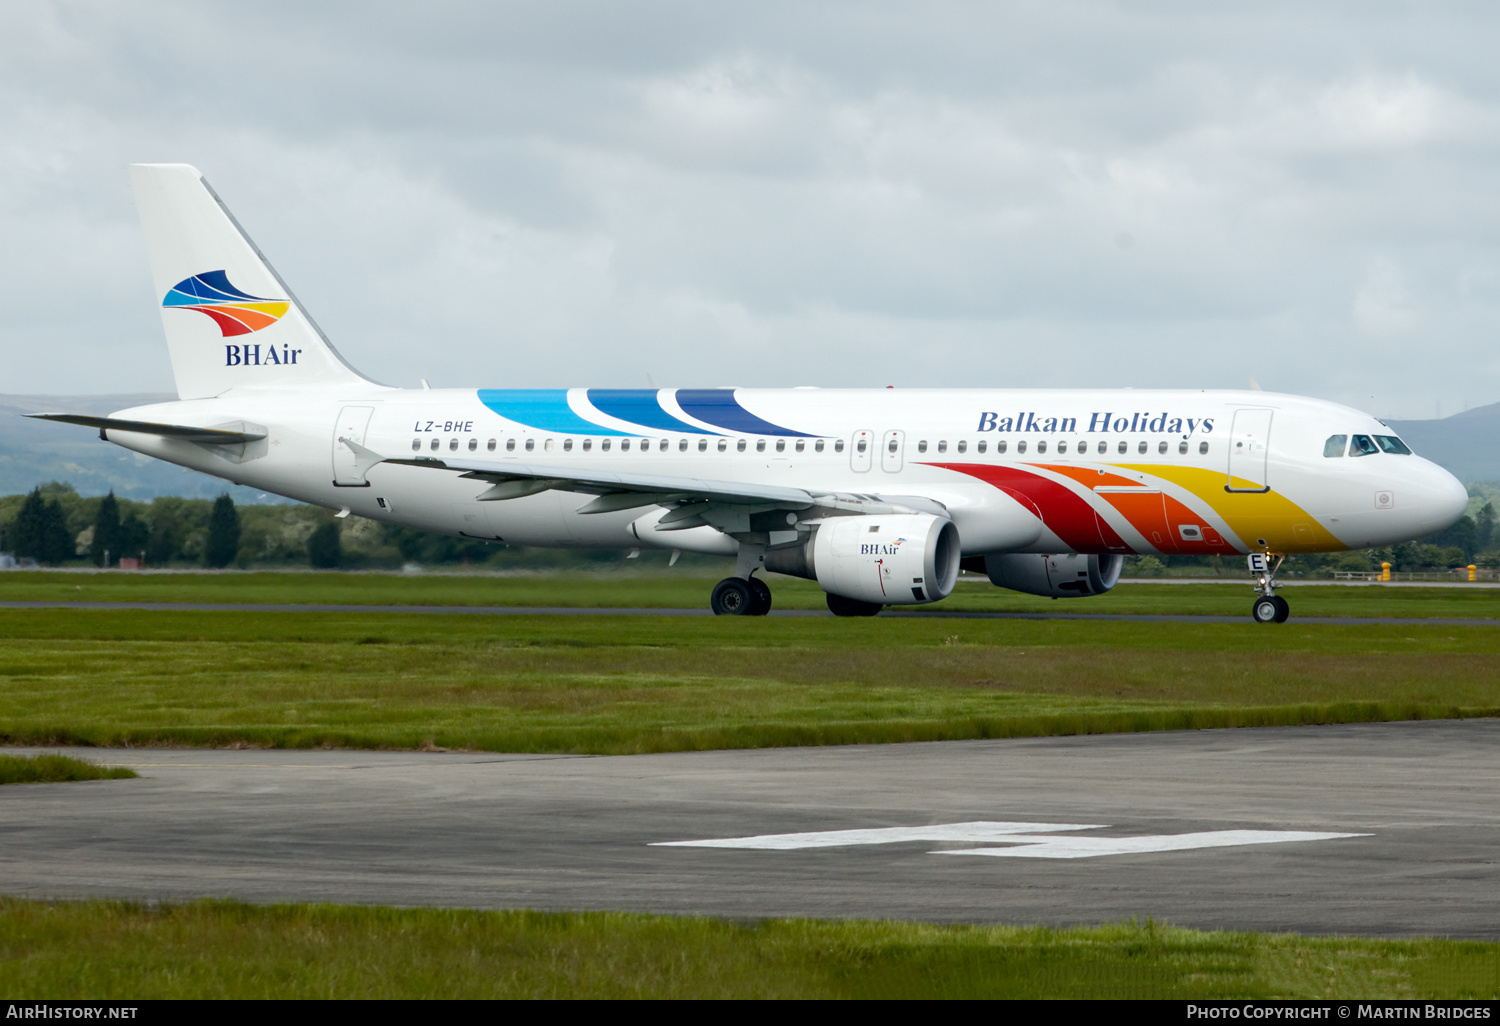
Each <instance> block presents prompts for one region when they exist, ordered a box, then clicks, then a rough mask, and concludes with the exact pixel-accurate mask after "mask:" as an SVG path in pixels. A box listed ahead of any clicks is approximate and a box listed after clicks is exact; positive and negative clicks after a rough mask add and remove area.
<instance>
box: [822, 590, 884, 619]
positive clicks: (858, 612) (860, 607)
mask: <svg viewBox="0 0 1500 1026" xmlns="http://www.w3.org/2000/svg"><path fill="white" fill-rule="evenodd" d="M884 608H885V607H884V606H882V605H880V604H879V603H878V602H861V601H860V600H859V599H852V598H845V597H844V596H842V595H835V594H834V593H833V592H831V591H830V592H829V593H828V610H829V612H831V613H832V614H833V615H834V616H874V615H875V614H876V613H878V612H880V611H881V610H882V609H884Z"/></svg>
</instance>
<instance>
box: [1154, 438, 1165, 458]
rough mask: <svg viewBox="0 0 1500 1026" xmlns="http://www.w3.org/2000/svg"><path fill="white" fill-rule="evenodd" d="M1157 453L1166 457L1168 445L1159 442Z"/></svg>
mask: <svg viewBox="0 0 1500 1026" xmlns="http://www.w3.org/2000/svg"><path fill="white" fill-rule="evenodd" d="M1156 451H1157V452H1158V453H1160V454H1162V455H1166V452H1167V443H1166V442H1165V441H1163V442H1158V443H1157V446H1156Z"/></svg>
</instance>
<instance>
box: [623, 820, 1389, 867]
mask: <svg viewBox="0 0 1500 1026" xmlns="http://www.w3.org/2000/svg"><path fill="white" fill-rule="evenodd" d="M1105 827H1106V824H1102V823H1012V822H988V821H983V820H981V821H977V822H971V823H938V824H934V825H932V826H920V827H884V828H877V829H869V830H820V831H813V832H809V833H799V834H757V835H756V836H754V837H720V838H712V839H709V840H702V841H656V842H654V844H653V845H652V846H653V847H663V848H740V849H751V850H759V851H797V850H800V849H803V848H839V847H846V846H851V845H865V844H900V843H903V842H911V841H929V842H932V841H944V842H953V841H979V842H989V843H991V844H995V843H1000V844H1006V845H1010V847H1005V848H955V849H949V850H943V851H935V852H931V853H930V854H933V855H990V856H998V857H1001V858H1023V859H1087V858H1097V857H1099V856H1101V855H1135V854H1141V853H1144V852H1157V851H1191V850H1194V849H1198V848H1225V847H1232V846H1236V845H1248V844H1285V843H1288V842H1291V841H1331V840H1336V839H1338V838H1343V837H1369V836H1371V835H1369V834H1334V833H1315V832H1312V831H1306V830H1208V831H1201V832H1198V833H1190V834H1147V835H1143V836H1137V837H1100V836H1098V835H1097V834H1095V835H1092V836H1087V837H1083V836H1068V837H1050V836H1047V835H1049V834H1055V833H1061V832H1064V831H1072V830H1102V829H1105Z"/></svg>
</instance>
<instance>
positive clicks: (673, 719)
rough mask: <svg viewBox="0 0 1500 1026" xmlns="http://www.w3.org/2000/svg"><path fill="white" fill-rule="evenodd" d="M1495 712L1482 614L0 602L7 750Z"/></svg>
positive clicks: (665, 738) (875, 739) (877, 735)
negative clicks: (737, 613) (998, 615)
mask: <svg viewBox="0 0 1500 1026" xmlns="http://www.w3.org/2000/svg"><path fill="white" fill-rule="evenodd" d="M1497 714H1500V631H1496V630H1495V629H1493V628H1490V627H1445V626H1438V625H1433V626H1426V625H1415V626H1403V627H1397V628H1391V627H1381V626H1377V625H1360V626H1342V627H1341V626H1328V627H1318V628H1301V629H1298V628H1296V627H1294V626H1293V625H1291V624H1288V625H1285V626H1284V627H1283V628H1275V627H1270V628H1268V627H1264V626H1257V625H1255V624H1250V623H1245V624H1191V623H1189V624H1175V623H1164V624H1156V623H1132V622H1124V623H1104V624H1100V623H1089V622H1072V621H1046V622H1034V621H990V620H985V621H963V622H955V621H921V620H885V621H881V620H864V621H860V622H854V623H851V622H847V621H837V620H834V619H832V618H828V619H816V620H814V619H802V620H786V621H780V622H775V621H767V620H763V619H760V620H746V619H740V618H729V619H721V618H709V617H704V618H701V619H699V618H694V619H682V620H671V619H657V618H652V617H628V618H627V617H608V616H600V617H582V618H573V617H548V616H514V617H473V616H442V615H434V616H420V617H411V616H400V615H392V614H378V613H219V612H183V613H161V612H139V611H68V612H61V613H60V612H58V611H56V610H3V611H0V740H3V741H5V742H8V743H11V744H32V745H57V744H84V745H101V746H113V745H209V746H223V745H234V744H249V745H257V746H275V747H322V746H329V747H356V748H396V749H412V748H422V747H432V746H437V747H442V748H462V749H474V750H485V751H520V752H576V753H596V754H627V753H634V752H660V751H678V750H692V749H708V748H759V747H769V746H783V745H816V744H866V743H884V742H899V741H939V740H959V739H971V738H999V737H1027V736H1039V735H1056V734H1085V733H1103V732H1119V731H1141V730H1187V729H1203V728H1211V727H1239V726H1285V725H1295V724H1308V723H1350V722H1370V721H1380V720H1404V719H1451V718H1463V717H1473V716H1495V715H1497Z"/></svg>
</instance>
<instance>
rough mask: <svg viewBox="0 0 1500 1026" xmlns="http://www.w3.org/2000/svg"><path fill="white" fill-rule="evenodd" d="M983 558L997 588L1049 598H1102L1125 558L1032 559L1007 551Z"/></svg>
mask: <svg viewBox="0 0 1500 1026" xmlns="http://www.w3.org/2000/svg"><path fill="white" fill-rule="evenodd" d="M983 558H984V571H985V573H987V574H989V576H990V583H991V584H993V585H995V587H997V588H1009V589H1010V590H1011V591H1024V592H1025V593H1026V594H1028V595H1050V596H1051V597H1052V598H1081V597H1083V596H1084V595H1103V594H1104V593H1105V592H1106V591H1108V590H1109V589H1111V588H1113V587H1114V586H1115V584H1116V583H1117V582H1118V581H1119V580H1120V569H1121V568H1122V567H1123V566H1124V565H1125V558H1124V557H1123V556H1117V555H1107V556H1084V555H1070V556H1035V555H1022V554H1020V553H1013V552H1006V553H1001V554H998V555H989V556H985V557H983Z"/></svg>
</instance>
